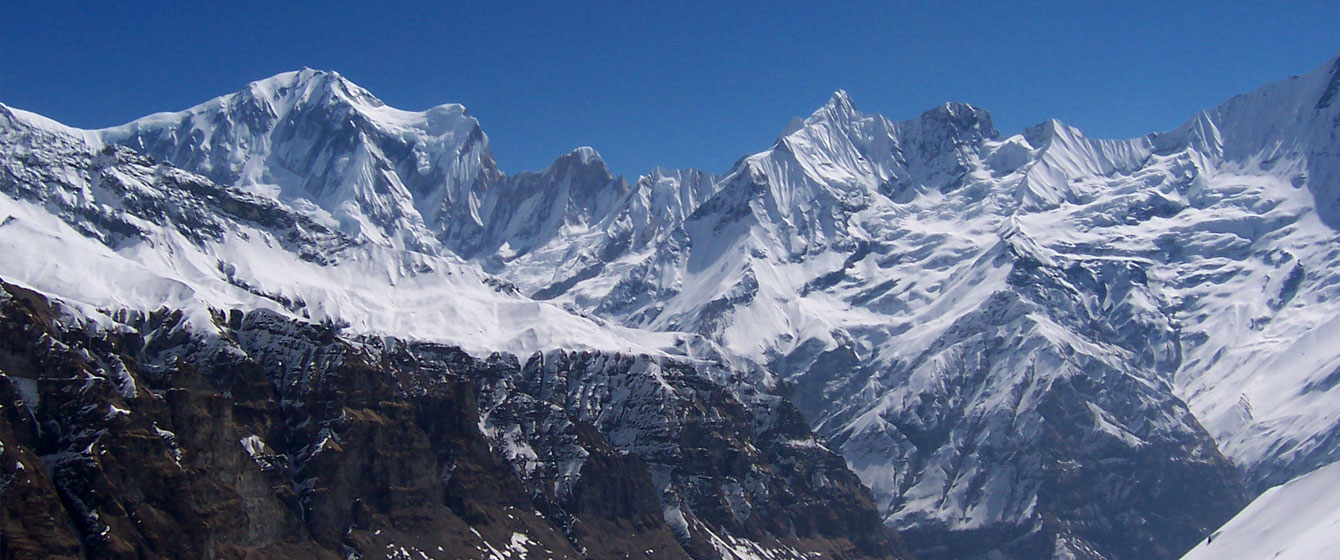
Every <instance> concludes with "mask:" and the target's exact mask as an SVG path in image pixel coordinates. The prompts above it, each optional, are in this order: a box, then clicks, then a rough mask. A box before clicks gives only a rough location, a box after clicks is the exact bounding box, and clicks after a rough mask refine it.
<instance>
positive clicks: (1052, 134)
mask: <svg viewBox="0 0 1340 560" xmlns="http://www.w3.org/2000/svg"><path fill="white" fill-rule="evenodd" d="M1021 134H1022V135H1023V137H1024V140H1025V141H1027V142H1028V145H1030V146H1032V147H1034V148H1043V147H1046V146H1047V145H1048V144H1050V143H1051V142H1052V141H1053V140H1055V139H1057V138H1066V139H1071V138H1085V137H1086V136H1085V135H1084V131H1082V130H1080V129H1078V128H1075V127H1073V126H1070V125H1068V124H1065V123H1063V122H1061V121H1060V120H1058V119H1047V120H1045V121H1042V122H1040V123H1038V124H1035V125H1033V126H1030V127H1028V128H1025V129H1024V130H1023V132H1022V133H1021Z"/></svg>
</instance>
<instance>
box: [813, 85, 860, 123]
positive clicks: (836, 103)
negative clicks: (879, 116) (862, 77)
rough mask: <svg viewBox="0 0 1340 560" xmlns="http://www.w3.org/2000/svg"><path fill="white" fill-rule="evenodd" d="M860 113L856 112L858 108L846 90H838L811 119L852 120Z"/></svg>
mask: <svg viewBox="0 0 1340 560" xmlns="http://www.w3.org/2000/svg"><path fill="white" fill-rule="evenodd" d="M858 114H859V113H857V112H856V106H855V105H854V104H853V103H852V100H851V96H850V95H848V94H847V92H846V91H845V90H837V91H835V92H833V95H832V96H830V97H829V98H828V102H827V103H824V105H823V106H822V107H820V108H819V110H817V111H815V112H814V114H813V115H811V116H810V119H816V118H828V119H829V120H842V121H845V120H851V119H852V118H854V117H855V116H857V115H858Z"/></svg>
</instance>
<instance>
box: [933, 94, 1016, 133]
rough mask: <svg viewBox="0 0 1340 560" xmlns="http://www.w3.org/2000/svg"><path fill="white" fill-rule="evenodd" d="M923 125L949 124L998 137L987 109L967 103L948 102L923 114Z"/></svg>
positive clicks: (955, 128) (953, 126)
mask: <svg viewBox="0 0 1340 560" xmlns="http://www.w3.org/2000/svg"><path fill="white" fill-rule="evenodd" d="M918 120H919V121H921V123H922V125H923V126H948V127H950V128H952V129H954V130H956V131H958V132H967V131H975V132H977V133H979V134H981V135H982V137H985V138H996V137H998V136H999V135H1000V133H998V132H996V126H995V124H994V123H993V122H992V120H991V114H990V113H988V112H986V109H981V108H978V107H974V106H972V105H969V104H967V103H956V102H952V101H951V102H946V103H944V104H941V105H939V106H936V107H935V108H933V109H931V110H929V111H926V112H925V113H922V114H921V117H920V118H919V119H918Z"/></svg>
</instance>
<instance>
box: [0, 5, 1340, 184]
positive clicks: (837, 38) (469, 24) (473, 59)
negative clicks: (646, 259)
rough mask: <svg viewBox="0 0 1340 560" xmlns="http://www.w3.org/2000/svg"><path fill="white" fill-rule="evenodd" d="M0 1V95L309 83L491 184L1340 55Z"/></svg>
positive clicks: (632, 9)
mask: <svg viewBox="0 0 1340 560" xmlns="http://www.w3.org/2000/svg"><path fill="white" fill-rule="evenodd" d="M199 4H201V5H196V3H193V2H153V3H149V2H132V3H128V5H123V3H119V2H83V3H62V2H55V1H43V2H23V1H18V0H14V1H8V2H3V3H0V21H3V22H4V23H3V24H0V102H3V103H5V104H8V105H12V106H15V107H19V108H23V109H28V110H32V111H36V112H38V113H42V114H45V115H47V116H50V117H52V118H55V119H57V120H60V121H62V122H65V123H67V124H71V125H74V126H80V127H101V126H110V125H114V124H120V123H122V122H125V121H128V120H131V119H133V118H136V117H138V116H142V115H144V114H147V113H151V112H155V111H164V110H179V109H184V108H186V107H189V106H191V105H194V104H196V103H199V102H201V101H204V100H206V99H209V98H211V97H215V96H218V95H222V94H225V93H229V92H232V91H236V90H238V89H240V88H241V87H242V86H243V85H244V84H246V83H247V82H249V81H252V80H256V79H260V78H264V77H267V76H270V75H273V74H276V73H279V72H282V71H286V70H292V69H297V68H300V67H302V66H310V67H313V68H321V69H332V70H336V71H338V72H340V73H342V74H344V75H345V76H347V77H348V78H350V79H351V80H353V81H354V82H356V83H358V84H360V85H362V86H364V87H366V88H368V89H369V90H371V91H372V92H373V93H374V94H376V95H377V96H379V97H381V98H382V99H383V100H384V101H386V102H387V103H389V104H391V105H393V106H396V107H400V108H403V109H416V110H417V109H423V108H426V107H429V106H432V105H436V104H439V103H445V102H458V103H463V104H465V105H466V107H468V108H469V110H470V112H471V114H473V115H474V116H475V117H477V118H479V119H480V121H481V122H482V124H483V126H484V130H485V131H486V132H487V133H488V134H489V136H490V139H491V140H492V145H493V151H494V155H495V157H496V158H497V160H498V162H499V164H500V165H501V166H502V167H503V169H504V170H506V171H509V172H513V171H519V170H523V169H538V168H541V167H544V166H545V165H547V164H548V163H549V162H550V161H552V160H553V158H555V157H556V156H558V155H560V154H562V153H565V152H567V151H570V150H571V149H572V148H574V147H577V146H582V145H589V146H593V147H595V148H596V149H597V150H599V151H600V152H601V154H602V155H603V156H604V157H605V159H606V161H607V162H609V164H610V166H611V167H612V168H613V169H614V170H615V171H616V172H619V173H624V174H629V175H637V174H640V173H643V172H646V171H648V170H649V169H650V168H651V167H652V166H654V165H663V166H667V167H687V166H692V167H701V168H704V169H708V170H713V171H725V170H726V169H727V168H729V166H730V165H731V163H732V162H734V161H735V160H736V159H738V158H739V157H741V156H743V155H746V154H749V153H753V152H756V151H759V150H762V149H764V148H766V147H768V145H770V143H771V142H772V141H773V140H774V139H775V137H776V135H777V134H778V132H780V131H781V129H782V128H783V127H784V126H785V125H786V123H787V121H788V120H789V119H790V118H791V117H793V116H804V115H807V114H809V113H810V112H812V111H813V110H814V109H815V108H816V107H818V106H819V105H821V104H822V103H823V102H824V101H825V100H826V99H827V98H828V96H829V95H830V94H831V93H832V92H833V91H834V90H836V89H845V90H847V91H848V92H850V93H851V95H852V97H853V99H854V100H855V102H856V106H857V108H858V109H860V110H862V111H866V112H876V113H881V114H884V115H886V116H888V117H890V118H892V119H895V120H900V119H907V118H912V117H914V116H916V115H917V114H919V113H920V112H921V111H923V110H925V109H927V108H930V107H932V106H934V105H937V104H939V103H942V102H944V101H950V100H953V101H963V102H968V103H972V104H974V105H977V106H980V107H983V108H985V109H987V110H988V111H990V112H991V114H992V116H993V117H994V118H995V120H996V124H997V128H999V129H1000V130H1001V131H1002V132H1004V133H1013V132H1017V131H1019V130H1020V129H1022V128H1024V127H1026V126H1029V125H1032V124H1036V123H1038V122H1041V121H1043V120H1045V119H1048V118H1059V119H1061V120H1062V121H1065V122H1067V123H1069V124H1072V125H1075V126H1078V127H1080V128H1082V129H1084V130H1085V131H1087V132H1088V133H1089V134H1090V135H1091V136H1097V137H1119V138H1125V137H1133V136H1139V135H1142V134H1145V133H1148V132H1152V131H1158V130H1166V129H1169V128H1172V127H1175V126H1176V125H1178V124H1179V123H1181V122H1182V121H1183V120H1185V119H1186V118H1188V117H1190V116H1191V115H1192V114H1193V113H1194V112H1195V111H1196V110H1199V109H1202V108H1205V107H1209V106H1213V105H1217V104H1218V103H1220V102H1222V101H1223V100H1225V99H1227V98H1229V97H1231V96H1232V95H1235V94H1238V93H1245V92H1248V91H1251V90H1253V89H1255V88H1256V87H1257V86H1259V85H1260V84H1262V83H1265V82H1269V81H1277V80H1280V79H1283V78H1285V77H1287V76H1290V75H1293V74H1298V73H1302V72H1307V71H1310V70H1312V69H1314V68H1316V67H1318V66H1320V65H1321V64H1323V63H1324V62H1325V61H1326V60H1327V59H1329V58H1330V57H1332V56H1334V55H1335V54H1337V53H1338V52H1340V32H1337V30H1338V29H1340V6H1337V5H1336V4H1335V3H1334V2H1333V1H1332V2H1278V3H1266V2H1262V3H1241V4H1239V3H1235V2H1129V3H1120V4H1122V5H1121V6H1113V5H1109V3H1106V2H1102V3H1099V2H1094V3H1089V2H1057V3H1052V4H1054V5H1051V6H1047V7H1042V4H1041V3H1036V4H1034V3H1029V4H1024V5H1006V4H1005V3H1003V2H934V3H925V4H919V3H918V4H913V3H901V2H870V3H867V2H855V1H853V2H834V3H831V4H835V5H831V6H830V5H826V4H830V3H827V2H794V3H793V2H777V3H771V4H770V6H769V7H768V8H763V7H757V6H754V5H753V4H764V3H761V2H759V3H747V4H746V3H740V4H732V5H729V6H722V5H720V4H724V3H721V2H663V3H655V4H653V3H647V2H608V3H607V2H516V3H514V2H502V1H497V2H486V3H479V4H467V5H449V4H448V3H445V2H429V3H411V4H402V5H398V6H395V7H367V6H359V5H357V4H355V3H338V2H335V3H314V2H299V1H295V2H248V1H240V2H235V3H204V2H202V3H199Z"/></svg>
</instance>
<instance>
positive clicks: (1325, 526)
mask: <svg viewBox="0 0 1340 560" xmlns="http://www.w3.org/2000/svg"><path fill="white" fill-rule="evenodd" d="M1337 504H1340V463H1335V464H1331V465H1327V466H1325V467H1322V468H1320V469H1317V470H1316V471H1313V472H1311V473H1308V474H1306V475H1303V476H1300V477H1298V478H1296V479H1294V480H1291V481H1289V482H1287V483H1285V484H1282V485H1280V486H1276V487H1274V488H1271V489H1270V490H1267V491H1266V492H1265V493H1264V494H1261V496H1260V497H1258V498H1256V500H1254V501H1252V503H1251V504H1249V505H1248V506H1247V507H1246V508H1245V509H1243V510H1242V512H1240V513H1238V514H1237V515H1236V516H1234V517H1233V519H1230V520H1229V521H1228V523H1225V524H1224V526H1223V527H1220V528H1219V530H1217V531H1215V532H1214V533H1212V534H1211V536H1210V537H1209V538H1208V539H1207V540H1204V541H1201V543H1200V544H1199V545H1197V546H1196V547H1195V548H1193V549H1191V551H1190V552H1188V553H1186V555H1185V556H1183V557H1182V560H1320V559H1322V558H1340V507H1337Z"/></svg>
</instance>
